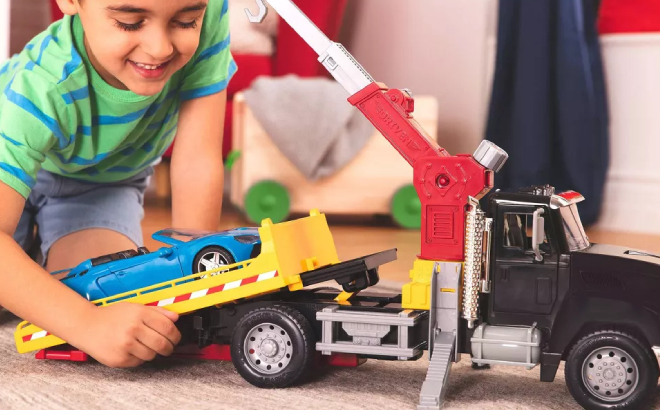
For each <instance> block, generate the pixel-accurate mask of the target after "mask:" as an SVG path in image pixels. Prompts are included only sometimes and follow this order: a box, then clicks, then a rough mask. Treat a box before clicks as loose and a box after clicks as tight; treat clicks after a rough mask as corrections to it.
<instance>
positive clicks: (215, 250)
mask: <svg viewBox="0 0 660 410" xmlns="http://www.w3.org/2000/svg"><path fill="white" fill-rule="evenodd" d="M234 263H236V260H234V257H233V256H232V255H231V253H229V251H228V250H227V249H225V248H223V247H221V246H207V247H206V248H204V249H202V250H201V251H199V253H198V254H197V255H196V256H195V259H194V260H193V266H192V272H193V274H196V273H201V272H206V271H208V270H213V269H217V268H219V267H221V266H223V265H233V264H234ZM224 272H226V271H220V272H216V273H212V274H211V276H215V275H219V274H221V273H224ZM206 277H207V275H204V276H201V277H200V279H206Z"/></svg>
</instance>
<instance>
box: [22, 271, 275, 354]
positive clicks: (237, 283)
mask: <svg viewBox="0 0 660 410" xmlns="http://www.w3.org/2000/svg"><path fill="white" fill-rule="evenodd" d="M277 276H278V275H277V271H276V270H274V271H270V272H266V273H262V274H260V275H255V276H252V277H249V278H245V279H241V280H236V281H233V282H229V283H225V284H224V285H220V286H216V287H214V288H209V289H202V290H198V291H196V292H192V293H188V294H185V295H180V296H177V297H174V298H169V299H164V300H160V301H156V302H151V303H147V304H146V306H167V305H172V304H174V303H179V302H185V301H187V300H192V299H197V298H201V297H204V296H207V295H212V294H214V293H219V292H223V291H226V290H232V289H236V288H239V287H241V286H245V285H249V284H251V283H256V282H261V281H264V280H268V279H273V278H276V277H277ZM46 336H50V333H48V332H46V331H45V330H42V331H41V332H37V333H34V334H32V335H27V336H23V342H32V341H34V340H37V339H41V338H43V337H46Z"/></svg>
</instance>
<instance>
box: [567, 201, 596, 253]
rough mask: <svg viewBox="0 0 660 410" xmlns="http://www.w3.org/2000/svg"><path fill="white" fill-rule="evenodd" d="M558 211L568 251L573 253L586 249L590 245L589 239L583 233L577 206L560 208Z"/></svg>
mask: <svg viewBox="0 0 660 410" xmlns="http://www.w3.org/2000/svg"><path fill="white" fill-rule="evenodd" d="M560 210H561V216H562V219H563V220H564V232H565V233H566V242H567V243H568V249H569V250H570V251H571V252H573V251H581V250H582V249H586V248H588V247H589V245H590V244H589V238H587V234H586V233H585V232H584V227H583V226H582V221H581V220H580V214H579V213H578V210H577V205H576V204H572V205H568V206H562V207H560Z"/></svg>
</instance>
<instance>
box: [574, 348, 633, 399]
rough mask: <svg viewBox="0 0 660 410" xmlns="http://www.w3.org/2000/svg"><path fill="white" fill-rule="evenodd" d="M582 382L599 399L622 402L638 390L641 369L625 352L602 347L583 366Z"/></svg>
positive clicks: (590, 355) (592, 353) (588, 357)
mask: <svg viewBox="0 0 660 410" xmlns="http://www.w3.org/2000/svg"><path fill="white" fill-rule="evenodd" d="M582 381H583V382H584V385H585V386H587V388H588V389H589V391H590V392H591V394H593V395H594V396H595V397H597V398H598V399H600V400H603V401H606V402H615V401H620V400H623V399H625V398H626V397H628V396H630V395H631V394H632V393H633V392H634V391H635V389H636V388H637V384H638V383H639V368H638V367H637V363H635V360H633V358H632V357H631V356H630V355H629V354H628V353H626V352H625V351H624V350H622V349H619V348H617V347H601V348H598V349H596V350H594V351H593V352H591V354H589V356H587V358H586V359H585V361H584V363H583V364H582Z"/></svg>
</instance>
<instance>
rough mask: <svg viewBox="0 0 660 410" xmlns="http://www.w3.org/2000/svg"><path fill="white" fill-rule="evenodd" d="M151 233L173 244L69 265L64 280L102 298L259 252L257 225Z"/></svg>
mask: <svg viewBox="0 0 660 410" xmlns="http://www.w3.org/2000/svg"><path fill="white" fill-rule="evenodd" d="M152 237H153V238H154V239H156V240H157V241H160V242H163V243H165V244H168V245H170V246H169V247H163V248H160V249H159V250H157V251H155V252H149V250H148V249H147V248H145V247H141V248H138V249H137V250H134V249H130V250H126V251H122V252H117V253H113V254H110V255H104V256H100V257H97V258H94V259H89V260H87V261H85V262H82V263H81V264H80V265H78V266H76V267H75V268H73V269H71V270H70V271H69V273H68V274H67V276H66V277H64V278H63V279H62V282H63V283H65V284H66V285H67V286H69V287H70V288H71V289H73V290H75V291H76V292H77V293H79V294H80V295H82V296H84V297H86V298H87V299H88V300H98V299H103V298H107V297H110V296H114V295H118V294H120V293H124V292H129V291H133V290H136V289H140V288H144V287H147V286H151V285H155V284H158V283H163V282H167V281H171V280H175V279H180V278H182V277H184V276H189V275H192V274H195V273H200V272H205V271H210V270H214V269H217V268H219V267H221V266H222V265H232V264H234V263H236V262H242V261H245V260H248V259H251V258H254V257H255V256H257V255H258V254H259V252H260V250H261V241H260V239H259V233H258V230H257V229H256V228H237V229H232V230H227V231H223V232H194V231H185V230H171V229H169V230H162V231H159V232H156V233H155V234H153V236H152Z"/></svg>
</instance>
